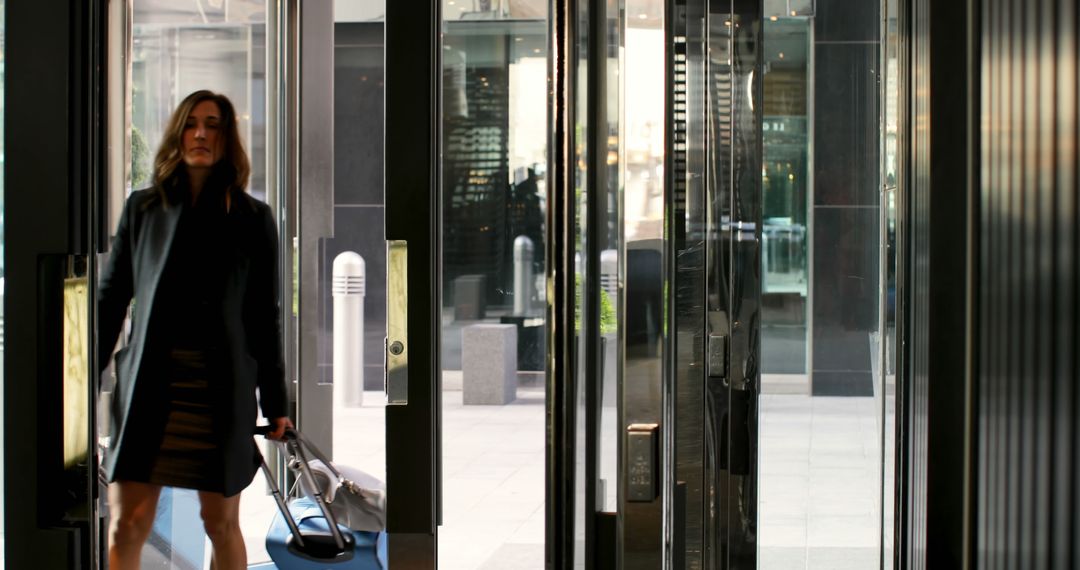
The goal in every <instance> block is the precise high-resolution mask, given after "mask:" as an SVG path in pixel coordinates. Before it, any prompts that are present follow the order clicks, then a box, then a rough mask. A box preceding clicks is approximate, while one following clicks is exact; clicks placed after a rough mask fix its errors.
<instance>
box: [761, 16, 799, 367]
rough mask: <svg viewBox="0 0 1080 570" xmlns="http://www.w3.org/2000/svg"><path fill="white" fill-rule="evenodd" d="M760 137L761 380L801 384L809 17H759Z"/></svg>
mask: <svg viewBox="0 0 1080 570" xmlns="http://www.w3.org/2000/svg"><path fill="white" fill-rule="evenodd" d="M765 38H766V40H765V41H766V45H765V86H764V89H765V92H764V116H763V117H762V139H763V145H762V146H763V153H764V161H763V167H762V172H761V174H762V193H763V196H762V218H763V221H764V224H763V227H762V231H761V239H762V252H761V264H762V292H761V304H762V318H761V353H762V373H763V374H764V375H766V376H767V378H766V379H765V380H764V381H766V382H771V381H783V382H788V383H792V384H802V385H805V384H806V382H808V379H807V376H806V359H807V333H808V332H809V329H808V327H807V312H806V305H807V295H808V293H809V288H810V282H809V274H810V266H809V257H808V256H807V251H808V248H807V244H808V241H807V237H808V233H807V228H808V220H809V216H808V211H807V210H808V206H809V201H808V199H809V191H810V177H809V171H810V169H809V152H810V138H809V131H808V128H807V127H808V125H809V121H808V118H809V117H808V113H807V109H808V98H809V93H808V87H809V85H810V83H809V82H808V81H807V70H808V65H809V59H808V57H807V56H808V54H809V51H810V50H809V47H810V20H808V19H806V18H781V19H776V20H772V19H769V20H766V21H765ZM777 375H783V377H782V378H777V377H775V376H777Z"/></svg>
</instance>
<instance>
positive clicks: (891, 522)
mask: <svg viewBox="0 0 1080 570" xmlns="http://www.w3.org/2000/svg"><path fill="white" fill-rule="evenodd" d="M899 4H900V3H899V2H898V1H897V0H885V2H884V5H885V19H884V24H885V26H884V30H883V32H884V33H883V35H882V39H883V41H884V46H883V54H884V57H883V66H882V69H883V71H884V81H883V82H882V85H883V88H884V93H883V95H882V98H881V101H882V105H883V108H882V113H883V115H884V119H885V120H884V125H885V128H884V130H883V132H882V143H881V147H882V153H883V154H882V187H883V189H884V194H883V196H884V204H883V205H882V210H883V212H882V215H883V218H884V221H883V224H882V225H883V228H884V232H885V235H884V243H883V250H884V253H883V255H882V263H883V264H884V270H883V271H882V275H883V277H884V282H883V284H882V285H883V291H882V305H883V307H882V313H883V314H884V319H883V320H882V325H881V337H882V338H883V339H884V342H883V347H882V354H883V358H882V362H883V363H884V364H883V365H882V366H881V370H880V378H879V380H878V382H879V383H880V385H881V386H882V390H881V393H882V394H884V397H883V398H882V400H881V405H882V410H881V417H882V419H883V421H882V454H881V459H882V485H881V489H882V495H881V496H882V508H881V516H882V538H881V540H882V549H883V553H884V559H885V560H887V561H889V560H892V559H893V556H894V550H895V540H896V539H895V518H896V499H895V494H894V493H893V488H894V486H895V483H896V459H895V458H896V358H897V350H898V349H897V346H896V323H897V307H896V294H897V282H896V274H897V245H898V244H897V233H896V230H897V225H898V218H897V201H898V200H899V189H900V178H899V175H900V148H901V147H900V144H901V139H900V132H901V131H900V128H901V124H900V97H901V93H902V91H901V83H900V64H901V62H900V26H899V24H900V22H899V12H900V10H899Z"/></svg>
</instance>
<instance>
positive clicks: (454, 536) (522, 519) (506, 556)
mask: <svg viewBox="0 0 1080 570" xmlns="http://www.w3.org/2000/svg"><path fill="white" fill-rule="evenodd" d="M461 394H462V393H461V392H460V391H446V392H444V394H443V434H444V439H443V446H444V447H443V477H444V479H443V485H444V487H443V493H444V499H443V517H444V518H443V526H441V527H440V528H439V545H440V547H439V568H444V569H447V570H476V569H480V568H499V569H505V570H514V569H521V570H528V569H532V568H537V569H539V568H543V567H544V550H543V546H544V392H543V389H542V388H537V389H525V388H521V389H519V390H518V398H517V400H516V401H515V402H514V403H512V404H510V405H507V406H464V405H462V402H461ZM381 402H382V394H381V393H377V392H369V393H366V394H365V396H364V405H363V406H362V407H360V408H351V409H345V410H338V411H337V412H336V413H337V414H338V415H337V417H336V418H335V421H334V424H335V425H334V440H335V449H334V461H335V462H340V463H342V464H345V465H349V466H352V467H356V468H359V469H362V470H365V471H368V472H370V473H372V474H374V475H376V476H378V477H380V478H383V477H384V470H385V462H386V447H385V437H384V433H385V424H384V415H383V408H382V405H381ZM263 487H264V486H263V485H262V484H261V479H256V482H255V484H254V485H252V487H250V488H249V489H248V490H246V491H244V497H243V498H242V499H241V507H242V511H243V512H242V517H243V523H242V524H243V528H244V534H245V537H246V539H247V544H248V559H249V560H250V561H251V562H258V561H263V560H267V559H268V557H267V556H266V554H265V548H264V546H263V544H262V541H263V540H264V538H265V533H266V528H267V526H268V525H269V521H270V520H271V518H272V517H273V515H274V510H275V507H274V504H273V501H272V500H271V499H270V498H269V497H266V496H265V495H263V494H262V493H263ZM388 500H393V498H392V497H388Z"/></svg>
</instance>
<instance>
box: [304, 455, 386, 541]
mask: <svg viewBox="0 0 1080 570" xmlns="http://www.w3.org/2000/svg"><path fill="white" fill-rule="evenodd" d="M330 465H331V466H332V467H328V466H327V464H326V463H323V462H322V461H321V460H319V459H312V460H311V461H308V467H309V468H310V469H311V474H312V476H313V477H314V479H315V484H316V485H318V486H319V490H320V491H321V493H322V496H323V497H324V499H325V501H326V503H327V504H328V505H329V506H330V510H331V511H332V512H333V513H334V516H335V518H337V521H338V522H339V523H341V524H343V525H345V526H347V527H349V528H351V529H353V530H360V531H368V532H379V531H382V530H384V529H385V528H386V485H385V484H383V482H382V481H380V480H379V479H378V478H376V477H375V476H373V475H370V474H368V473H365V472H363V471H361V470H359V469H354V468H351V467H342V466H339V465H335V464H333V463H331V464H330ZM299 482H300V490H301V491H303V493H304V494H305V495H307V496H309V497H314V496H315V493H314V489H310V488H308V486H309V485H308V483H307V480H306V479H304V478H303V477H300V478H299Z"/></svg>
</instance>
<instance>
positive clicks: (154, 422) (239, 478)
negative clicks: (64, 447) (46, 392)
mask: <svg viewBox="0 0 1080 570" xmlns="http://www.w3.org/2000/svg"><path fill="white" fill-rule="evenodd" d="M180 213H181V207H180V206H177V205H172V206H170V205H167V204H166V203H165V201H164V200H163V199H162V198H161V195H160V194H159V193H158V191H157V190H156V189H148V190H140V191H137V192H134V193H132V195H131V196H130V197H129V198H128V200H127V203H126V204H125V205H124V211H123V214H122V215H121V216H120V223H119V227H118V228H117V231H116V237H115V238H114V239H113V244H112V251H111V253H110V255H109V262H108V264H107V266H106V267H105V271H104V272H103V274H102V277H101V282H100V285H99V287H98V319H99V331H98V332H99V336H98V341H99V345H98V351H99V352H98V355H99V362H100V363H102V367H103V368H104V366H105V364H106V363H108V361H109V357H110V355H111V354H112V350H113V347H114V346H115V345H116V339H117V337H118V336H119V334H120V329H121V327H122V326H123V322H124V318H125V316H126V314H127V310H128V307H129V305H130V304H131V301H132V299H134V300H135V303H134V307H133V310H132V328H131V336H130V338H129V339H128V340H129V341H128V344H127V345H126V346H125V347H124V348H122V349H121V350H120V351H119V352H117V353H116V360H115V370H116V380H117V381H116V388H115V390H114V392H113V400H112V425H111V431H110V434H111V440H110V445H109V453H108V454H107V456H106V458H105V469H106V473H107V475H108V477H109V480H110V481H112V480H114V479H115V476H116V474H117V473H118V472H120V473H126V472H130V468H131V467H132V466H136V465H140V462H145V461H147V460H148V459H150V458H153V457H154V456H155V453H156V451H157V449H158V447H159V446H160V443H161V438H162V435H163V430H164V426H165V419H166V418H167V415H168V413H167V407H168V404H169V400H168V397H167V392H166V387H167V386H166V384H167V382H165V381H164V380H163V378H162V374H161V371H162V370H163V366H162V365H163V364H164V355H165V354H166V351H167V349H168V348H169V347H165V346H162V344H164V343H163V342H162V341H161V338H162V337H167V335H164V334H163V332H167V331H161V330H158V329H160V328H162V327H160V326H157V327H156V326H155V324H156V322H155V318H154V317H155V307H157V306H158V305H159V304H161V303H167V302H168V299H159V298H155V295H156V293H157V292H158V289H159V281H160V278H161V274H162V272H163V270H164V269H165V265H166V262H167V261H168V255H169V252H170V249H171V246H172V242H173V236H174V235H175V233H176V227H177V222H178V220H179V218H180ZM226 220H227V222H226V226H227V227H226V235H227V236H228V238H229V239H227V240H225V242H224V243H221V244H220V247H221V248H222V250H221V251H220V252H219V253H221V254H222V255H225V256H226V261H227V263H226V265H225V267H226V271H225V272H224V279H225V283H224V284H223V290H222V291H223V294H222V296H221V299H222V302H221V308H220V310H221V314H220V319H218V320H219V321H220V322H222V323H223V324H224V331H212V332H221V333H223V334H221V335H218V336H221V337H223V338H224V340H225V350H224V351H223V356H222V358H223V359H224V362H219V363H218V366H219V368H220V369H221V370H224V371H227V372H226V373H225V376H227V378H223V380H225V382H224V389H219V390H215V391H214V392H213V394H214V395H213V399H214V401H213V402H212V410H213V412H212V413H213V415H214V426H215V427H214V431H215V434H216V437H217V439H218V441H217V444H218V446H219V448H220V449H221V451H222V452H223V457H224V462H223V469H224V473H222V475H221V480H222V481H223V482H224V494H225V495H226V496H230V495H234V494H236V493H238V492H240V491H242V490H243V489H244V488H245V487H247V485H248V484H250V483H251V480H252V478H253V477H254V475H255V472H256V470H257V469H258V456H257V455H256V453H257V449H256V448H255V442H254V439H253V438H252V429H253V427H254V425H255V421H256V413H257V412H256V388H258V394H259V404H260V405H261V407H262V412H263V416H265V417H266V418H269V419H272V418H277V417H282V416H285V415H287V410H288V396H287V392H286V387H285V377H284V365H283V363H282V349H281V319H280V311H279V303H278V279H279V275H278V258H277V255H278V253H277V252H278V248H277V230H276V227H275V223H274V218H273V216H272V215H271V212H270V208H269V207H268V206H267V205H266V204H263V203H262V202H260V201H258V200H256V199H254V198H252V197H250V196H248V195H247V194H244V193H236V194H235V195H234V196H233V199H232V206H231V209H230V212H229V215H228V216H226ZM158 312H160V311H158ZM140 469H143V468H137V469H136V470H140Z"/></svg>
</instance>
